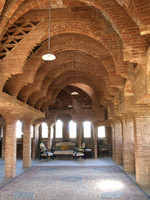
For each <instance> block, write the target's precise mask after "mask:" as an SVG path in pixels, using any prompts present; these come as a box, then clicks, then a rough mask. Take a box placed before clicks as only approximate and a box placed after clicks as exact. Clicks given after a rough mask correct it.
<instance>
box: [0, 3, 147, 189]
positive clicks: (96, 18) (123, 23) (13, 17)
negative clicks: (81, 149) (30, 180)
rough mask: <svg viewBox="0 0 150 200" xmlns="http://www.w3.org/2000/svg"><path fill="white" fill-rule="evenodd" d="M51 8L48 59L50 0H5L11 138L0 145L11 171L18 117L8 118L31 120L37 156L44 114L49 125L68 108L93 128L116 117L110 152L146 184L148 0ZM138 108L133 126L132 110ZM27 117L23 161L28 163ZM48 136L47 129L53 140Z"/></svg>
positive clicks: (2, 95) (1, 23) (4, 95)
mask: <svg viewBox="0 0 150 200" xmlns="http://www.w3.org/2000/svg"><path fill="white" fill-rule="evenodd" d="M51 7H52V10H51V30H50V36H51V44H50V52H51V53H54V54H55V55H56V60H55V61H52V62H45V61H43V60H42V58H41V57H42V55H43V54H45V53H47V44H48V41H47V38H48V17H49V15H48V14H49V12H48V8H49V0H34V1H31V0H26V1H25V0H10V1H5V0H1V2H0V16H1V17H0V27H1V28H0V59H1V60H0V91H1V92H0V114H1V115H3V116H4V118H6V124H4V126H5V125H6V145H4V140H5V138H3V144H2V145H3V151H2V154H3V155H2V156H3V157H4V147H5V160H6V167H5V171H6V177H13V176H15V164H16V161H15V156H16V147H15V145H16V143H15V120H14V121H11V120H10V118H12V119H13V118H14V119H23V120H25V119H26V120H27V119H30V120H32V122H33V121H34V125H36V126H35V130H34V138H33V152H32V154H33V158H36V157H38V142H39V133H38V126H39V125H40V123H41V122H43V121H45V122H46V123H47V124H48V125H49V127H50V125H51V124H52V123H54V122H55V120H56V119H57V117H58V116H60V114H62V112H65V114H69V115H71V116H72V117H73V119H74V120H76V121H77V122H78V123H79V126H80V125H81V122H83V121H84V120H90V121H91V122H92V123H93V124H95V126H94V127H96V126H97V125H99V124H100V125H105V126H110V121H111V122H114V124H112V145H113V159H114V160H115V161H116V162H117V163H118V164H122V163H123V167H124V170H125V171H126V172H133V171H134V166H135V168H136V180H137V182H138V183H139V184H141V185H149V184H150V168H149V166H150V163H149V155H150V154H149V153H150V152H149V132H148V129H149V116H150V107H149V105H150V73H149V72H150V70H149V66H150V49H149V46H150V14H149V13H150V1H149V0H144V1H141V0H76V1H74V0H63V1H62V0H60V1H58V0H52V1H51ZM74 61H75V63H76V76H74ZM73 87H75V88H76V90H77V91H79V92H80V95H78V98H76V97H72V96H71V91H72V89H73ZM81 90H82V92H81ZM60 96H61V97H60ZM85 101H88V104H85V105H84V108H83V107H82V106H83V102H84V103H86V102H85ZM69 103H72V106H73V108H72V109H68V107H67V106H68V104H69ZM27 104H28V105H27ZM89 105H90V106H91V107H88V109H87V107H86V109H85V106H89ZM64 107H65V109H64ZM56 108H57V109H56ZM58 108H60V110H59V109H58ZM41 111H42V112H41ZM139 113H140V117H136V118H135V121H134V127H133V121H132V119H131V118H130V116H134V115H135V116H137V115H138V114H139ZM8 115H9V116H10V117H9V118H8ZM14 116H15V117H14ZM144 116H145V118H144ZM45 117H46V118H45ZM107 119H109V120H110V121H108V120H107ZM119 119H121V120H122V121H120V120H119ZM26 120H25V121H24V131H25V133H24V152H23V166H24V167H30V159H31V158H30V155H31V152H30V151H31V149H30V148H31V139H30V128H29V124H30V123H28V122H27V121H26ZM35 120H36V121H35ZM30 122H31V121H30ZM0 125H1V126H2V122H1V120H0ZM30 125H31V124H30ZM80 128H81V127H80ZM80 128H79V130H78V131H79V132H78V139H77V140H78V142H79V145H80V146H81V143H82V139H83V138H82V135H81V133H82V129H80ZM49 131H50V130H49ZM65 131H66V130H65ZM67 131H68V130H67ZM67 131H66V139H67V138H68V132H67ZM49 133H50V132H49ZM133 133H134V138H133ZM94 135H95V145H94V143H93V145H94V146H95V150H94V148H93V150H94V155H95V158H97V139H96V136H97V135H96V129H95V132H93V138H92V139H94ZM109 139H110V138H109ZM49 140H50V135H49V139H48V143H47V145H48V147H50V141H49ZM93 141H94V140H93ZM110 143H111V139H110ZM89 145H90V144H89ZM134 145H135V155H134ZM10 149H11V152H10ZM12 149H13V151H12ZM135 159H136V164H135V165H134V160H135Z"/></svg>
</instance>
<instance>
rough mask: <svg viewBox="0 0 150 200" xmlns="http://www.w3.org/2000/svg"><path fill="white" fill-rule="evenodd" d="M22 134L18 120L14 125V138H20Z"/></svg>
mask: <svg viewBox="0 0 150 200" xmlns="http://www.w3.org/2000/svg"><path fill="white" fill-rule="evenodd" d="M22 134H23V133H22V123H21V121H20V120H18V121H17V124H16V137H17V138H21V136H22Z"/></svg>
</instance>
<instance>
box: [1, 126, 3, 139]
mask: <svg viewBox="0 0 150 200" xmlns="http://www.w3.org/2000/svg"><path fill="white" fill-rule="evenodd" d="M1 138H3V126H1Z"/></svg>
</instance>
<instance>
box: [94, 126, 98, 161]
mask: <svg viewBox="0 0 150 200" xmlns="http://www.w3.org/2000/svg"><path fill="white" fill-rule="evenodd" d="M97 157H98V155H97V126H94V158H95V159H97Z"/></svg>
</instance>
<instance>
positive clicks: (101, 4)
mask: <svg viewBox="0 0 150 200" xmlns="http://www.w3.org/2000/svg"><path fill="white" fill-rule="evenodd" d="M72 2H74V1H73V0H68V1H64V2H62V1H61V4H59V3H58V1H53V2H52V7H54V8H60V7H61V8H62V7H65V8H66V7H67V6H69V5H71V3H72ZM76 2H77V1H76ZM78 2H83V3H86V4H87V5H90V6H93V7H95V8H98V9H99V10H100V11H101V12H102V13H103V15H104V16H105V17H106V18H107V20H108V21H109V22H110V23H111V24H112V26H113V27H114V28H115V29H116V31H117V32H118V33H119V35H120V37H121V38H122V41H123V44H124V48H125V51H124V57H125V59H126V60H130V61H133V62H137V61H139V60H141V56H142V55H143V53H144V52H145V50H146V48H147V47H146V41H145V37H141V36H140V33H139V29H138V27H137V25H136V23H135V22H134V21H133V20H132V18H131V17H130V16H129V15H128V13H127V12H126V11H125V9H123V8H122V7H121V6H120V5H119V4H118V2H116V1H115V0H105V1H103V0H97V1H95V0H78ZM47 4H48V0H47V1H44V3H43V0H38V1H34V2H33V1H32V2H31V1H25V2H24V3H23V4H22V5H21V6H20V7H19V8H18V9H17V10H16V14H14V16H13V17H12V19H11V20H10V21H11V22H12V23H13V22H15V21H16V19H18V18H19V17H21V16H22V15H23V14H25V13H26V12H27V11H30V10H32V9H42V8H45V6H47ZM72 5H73V4H72ZM127 35H128V37H127ZM130 35H132V38H134V40H136V41H137V43H138V44H140V47H141V48H137V45H135V43H134V42H133V40H131V39H130V37H129V36H130ZM129 46H130V48H127V47H129ZM135 48H136V54H135ZM139 57H140V59H139ZM141 62H142V61H141Z"/></svg>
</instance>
